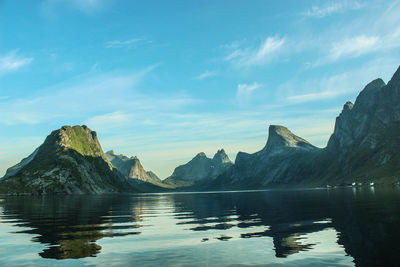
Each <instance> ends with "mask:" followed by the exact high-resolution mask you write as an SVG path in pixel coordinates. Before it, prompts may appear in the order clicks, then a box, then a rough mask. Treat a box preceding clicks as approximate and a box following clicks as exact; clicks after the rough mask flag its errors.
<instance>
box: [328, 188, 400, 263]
mask: <svg viewBox="0 0 400 267" xmlns="http://www.w3.org/2000/svg"><path fill="white" fill-rule="evenodd" d="M371 194H372V192H366V191H361V192H360V191H358V192H357V195H356V196H355V201H354V202H353V203H350V202H349V201H347V200H342V203H336V204H335V208H336V209H335V216H334V217H333V224H334V226H335V228H336V229H337V231H338V232H340V235H339V238H338V243H339V244H341V245H343V246H344V248H345V251H346V253H348V254H350V255H352V256H353V257H354V259H355V260H354V261H355V263H356V266H399V262H400V247H399V244H398V242H399V240H400V229H399V222H400V202H399V195H400V192H399V191H397V192H394V191H389V192H385V194H383V193H381V192H380V191H377V201H374V202H373V203H371V202H370V201H371V199H370V195H371Z"/></svg>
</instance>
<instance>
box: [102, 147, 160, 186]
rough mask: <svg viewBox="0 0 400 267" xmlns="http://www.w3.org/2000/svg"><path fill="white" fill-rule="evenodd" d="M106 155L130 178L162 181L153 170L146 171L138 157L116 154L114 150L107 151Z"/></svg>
mask: <svg viewBox="0 0 400 267" xmlns="http://www.w3.org/2000/svg"><path fill="white" fill-rule="evenodd" d="M105 155H106V157H107V158H108V160H109V161H110V162H111V164H112V165H113V166H114V167H115V168H117V170H118V171H120V172H121V173H122V174H123V175H125V176H126V177H128V178H132V179H137V180H140V181H145V182H149V183H160V182H161V181H160V179H159V178H158V177H157V175H155V174H154V173H153V172H151V173H150V175H149V173H148V172H146V171H145V170H144V168H143V166H142V164H141V163H140V160H139V159H138V158H137V157H130V158H128V157H127V156H124V155H122V154H120V155H116V154H114V151H112V150H110V151H107V152H106V154H105Z"/></svg>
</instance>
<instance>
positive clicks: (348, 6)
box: [303, 0, 363, 18]
mask: <svg viewBox="0 0 400 267" xmlns="http://www.w3.org/2000/svg"><path fill="white" fill-rule="evenodd" d="M362 7H363V5H362V4H361V3H359V2H358V1H350V0H342V1H333V2H329V3H327V4H325V5H323V6H317V5H314V6H312V7H311V8H310V9H308V10H307V11H305V12H304V13H303V15H304V16H306V17H310V18H323V17H326V16H329V15H332V14H335V13H344V12H346V11H350V10H357V9H361V8H362Z"/></svg>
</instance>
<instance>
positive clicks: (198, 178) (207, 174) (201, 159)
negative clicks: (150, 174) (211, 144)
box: [164, 149, 233, 187]
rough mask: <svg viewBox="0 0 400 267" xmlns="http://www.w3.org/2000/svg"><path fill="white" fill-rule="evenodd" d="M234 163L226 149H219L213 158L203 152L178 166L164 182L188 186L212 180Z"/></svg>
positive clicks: (175, 185)
mask: <svg viewBox="0 0 400 267" xmlns="http://www.w3.org/2000/svg"><path fill="white" fill-rule="evenodd" d="M232 165H233V163H232V161H231V160H230V159H229V157H228V155H227V154H226V153H225V150H224V149H221V150H218V151H217V153H216V154H215V155H214V157H213V158H212V159H210V158H208V157H207V156H206V154H204V152H201V153H198V154H197V155H196V156H195V157H194V158H193V159H192V160H190V161H189V162H188V163H186V164H184V165H181V166H178V167H176V168H175V170H174V172H173V173H172V175H171V176H170V177H168V178H167V179H165V180H164V183H165V184H169V185H172V186H174V187H186V186H193V185H195V184H197V183H202V182H208V181H212V180H213V179H215V178H216V177H218V176H219V175H221V174H222V173H224V172H225V171H227V170H228V169H229V168H230V167H231V166H232Z"/></svg>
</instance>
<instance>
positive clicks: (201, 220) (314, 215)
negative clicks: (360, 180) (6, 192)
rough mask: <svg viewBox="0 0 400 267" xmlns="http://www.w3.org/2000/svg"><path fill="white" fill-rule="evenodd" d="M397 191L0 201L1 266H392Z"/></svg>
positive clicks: (398, 229) (396, 249)
mask: <svg viewBox="0 0 400 267" xmlns="http://www.w3.org/2000/svg"><path fill="white" fill-rule="evenodd" d="M399 238H400V188H392V189H379V188H375V189H370V188H362V189H352V188H347V189H335V190H329V191H327V190H304V191H267V192H227V193H198V194H196V193H191V194H142V195H129V196H63V197H60V196H56V197H0V265H1V266H49V265H50V266H58V265H60V266H71V264H73V265H74V266H79V265H85V266H92V265H97V266H105V265H123V266H399V264H400V246H399V244H398V242H397V241H398V240H399Z"/></svg>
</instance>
